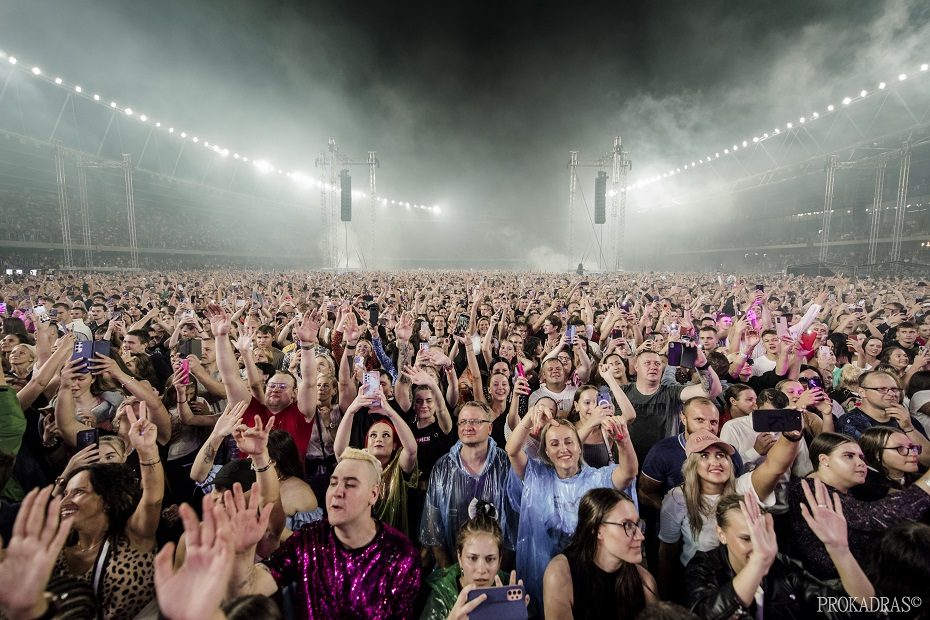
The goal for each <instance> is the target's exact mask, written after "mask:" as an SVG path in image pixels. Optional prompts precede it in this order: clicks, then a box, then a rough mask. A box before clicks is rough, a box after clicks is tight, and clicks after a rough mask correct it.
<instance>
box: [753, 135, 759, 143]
mask: <svg viewBox="0 0 930 620" xmlns="http://www.w3.org/2000/svg"><path fill="white" fill-rule="evenodd" d="M752 142H753V144H755V143H757V142H759V136H753V138H752Z"/></svg>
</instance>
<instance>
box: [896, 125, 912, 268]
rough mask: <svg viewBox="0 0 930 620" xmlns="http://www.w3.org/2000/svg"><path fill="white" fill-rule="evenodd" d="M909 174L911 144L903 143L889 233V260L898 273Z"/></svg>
mask: <svg viewBox="0 0 930 620" xmlns="http://www.w3.org/2000/svg"><path fill="white" fill-rule="evenodd" d="M910 174H911V145H910V143H908V142H905V143H904V148H902V149H901V170H900V172H899V173H898V199H897V201H896V202H895V207H894V208H895V212H894V232H893V233H892V235H891V262H892V263H895V264H894V265H893V269H894V273H895V275H897V273H898V265H897V264H896V263H897V262H898V261H900V260H901V238H902V237H903V236H904V216H905V214H906V213H907V181H908V178H909V177H910Z"/></svg>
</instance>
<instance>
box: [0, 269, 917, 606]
mask: <svg viewBox="0 0 930 620" xmlns="http://www.w3.org/2000/svg"><path fill="white" fill-rule="evenodd" d="M0 298H2V299H0V303H2V306H0V314H2V319H3V321H2V340H0V361H2V373H0V486H2V488H3V492H2V504H0V536H2V540H3V541H4V543H5V546H6V548H5V551H4V553H3V555H2V556H0V612H2V614H3V615H5V616H6V617H9V618H17V619H32V618H91V617H102V618H158V617H165V618H170V619H178V620H187V619H191V620H193V619H195V618H196V619H202V618H314V619H319V618H325V619H330V618H366V619H388V618H427V619H445V618H451V619H455V620H464V619H466V618H469V617H472V618H489V617H497V618H517V617H531V618H549V619H550V620H555V619H563V618H585V619H593V618H598V619H600V618H624V619H627V618H629V619H633V618H710V619H721V620H723V619H729V618H747V619H748V618H762V617H765V618H767V619H779V618H808V617H821V616H822V617H829V618H840V617H847V616H856V615H857V614H860V613H864V614H866V616H865V617H873V618H927V617H930V613H928V612H927V608H926V606H923V607H922V606H921V604H922V600H921V598H920V597H921V596H922V595H923V594H925V592H926V588H927V585H926V584H927V583H930V554H928V550H930V473H928V468H930V440H928V436H927V432H928V430H930V347H928V341H930V291H928V290H927V284H926V282H923V281H918V280H915V279H906V278H902V279H896V280H883V279H862V280H850V279H848V278H843V277H835V278H811V277H800V276H798V277H788V276H742V277H740V276H733V275H727V274H686V273H654V272H650V273H633V272H625V273H614V274H599V275H591V276H579V275H572V276H566V275H561V274H551V273H550V274H544V273H518V272H439V271H417V272H396V273H379V272H357V273H345V274H336V273H328V272H296V271H294V272H286V273H281V272H255V271H233V270H224V271H216V270H214V271H207V270H201V271H192V272H171V271H160V272H159V271H146V272H142V273H139V272H135V273H105V274H101V273H96V274H80V275H78V274H64V273H62V274H57V275H54V276H36V277H31V276H29V275H28V274H27V275H24V276H21V277H17V278H11V277H7V278H6V279H5V280H4V281H3V283H2V287H0Z"/></svg>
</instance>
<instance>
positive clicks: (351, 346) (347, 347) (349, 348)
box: [346, 344, 355, 351]
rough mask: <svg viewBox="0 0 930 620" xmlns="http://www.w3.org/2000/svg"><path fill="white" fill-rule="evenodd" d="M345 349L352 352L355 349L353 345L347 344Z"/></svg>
mask: <svg viewBox="0 0 930 620" xmlns="http://www.w3.org/2000/svg"><path fill="white" fill-rule="evenodd" d="M346 349H348V350H349V351H352V350H354V349H355V345H354V344H347V345H346Z"/></svg>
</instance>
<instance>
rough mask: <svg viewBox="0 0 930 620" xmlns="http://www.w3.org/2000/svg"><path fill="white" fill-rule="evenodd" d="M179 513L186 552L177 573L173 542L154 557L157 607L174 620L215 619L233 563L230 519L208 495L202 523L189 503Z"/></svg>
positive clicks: (233, 550)
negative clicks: (182, 525) (182, 524)
mask: <svg viewBox="0 0 930 620" xmlns="http://www.w3.org/2000/svg"><path fill="white" fill-rule="evenodd" d="M179 512H180V515H181V520H182V521H183V523H184V533H185V534H186V535H187V536H186V540H185V542H186V544H187V552H186V553H185V556H184V564H182V565H181V568H180V569H178V570H177V571H176V570H175V569H174V543H168V544H167V545H165V547H164V548H163V549H162V550H161V551H160V552H159V553H158V555H157V556H156V557H155V591H156V595H157V596H158V608H159V609H160V610H161V613H162V614H163V615H164V616H165V617H167V618H171V620H200V619H201V618H212V617H215V615H216V613H217V612H218V611H219V606H220V603H222V601H223V596H224V595H225V594H226V589H227V587H228V582H229V578H230V575H231V574H232V569H233V564H234V562H233V559H234V556H235V545H234V542H233V539H232V532H231V527H230V524H229V517H228V515H227V514H226V512H224V510H223V507H222V506H219V505H217V504H216V503H215V502H214V501H213V499H212V498H211V497H209V496H207V497H204V499H203V522H201V521H199V520H198V519H197V515H196V514H195V513H194V510H193V508H191V507H190V506H188V505H187V504H182V505H181V508H180V510H179Z"/></svg>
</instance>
